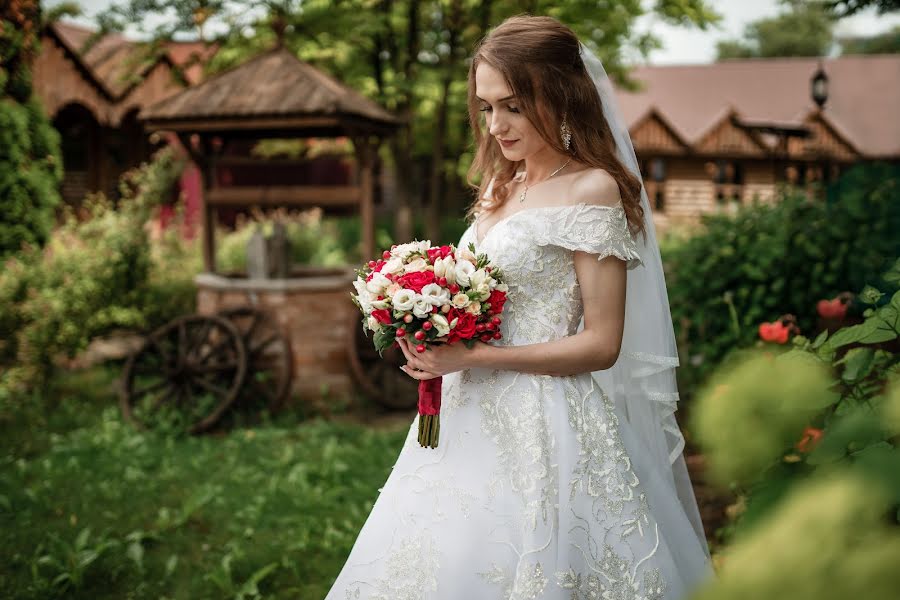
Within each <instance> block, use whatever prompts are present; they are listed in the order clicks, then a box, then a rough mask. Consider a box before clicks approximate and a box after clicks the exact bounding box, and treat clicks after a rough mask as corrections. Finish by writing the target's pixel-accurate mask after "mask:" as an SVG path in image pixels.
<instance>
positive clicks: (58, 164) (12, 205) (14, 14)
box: [0, 2, 63, 263]
mask: <svg viewBox="0 0 900 600" xmlns="http://www.w3.org/2000/svg"><path fill="white" fill-rule="evenodd" d="M40 20H41V18H40V7H39V4H38V3H37V2H29V3H16V2H13V3H4V7H3V8H0V24H2V26H0V198H2V199H3V210H2V211H0V263H2V262H3V260H4V259H5V258H6V257H7V256H9V255H10V254H11V253H13V252H18V251H19V250H20V249H21V248H22V246H23V245H36V246H42V245H43V244H44V243H46V241H47V238H48V236H49V235H50V231H51V229H52V228H53V224H54V212H55V208H56V206H57V205H58V204H59V202H60V196H59V191H58V189H59V183H60V181H61V180H62V166H63V165H62V158H61V154H60V138H59V133H58V132H57V131H56V130H55V129H54V128H53V126H52V125H51V124H50V121H49V119H48V118H47V115H46V113H45V112H44V108H43V107H42V106H41V104H40V102H39V101H38V100H37V98H36V97H35V96H34V95H33V89H32V85H31V64H30V63H31V61H32V60H33V58H34V56H35V55H36V53H37V52H38V48H39V46H38V35H37V32H39V31H40V27H39V25H40Z"/></svg>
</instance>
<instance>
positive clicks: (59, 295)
mask: <svg viewBox="0 0 900 600" xmlns="http://www.w3.org/2000/svg"><path fill="white" fill-rule="evenodd" d="M180 164H181V163H180V161H178V160H177V159H176V158H175V157H174V155H173V153H172V151H171V150H170V149H166V150H163V151H160V152H159V153H157V155H156V156H155V160H154V161H153V162H152V163H150V164H145V165H142V166H141V167H140V168H138V169H135V170H133V171H130V172H128V173H126V174H125V175H124V176H123V180H122V183H121V186H120V187H121V190H122V200H120V207H119V208H118V209H116V208H115V207H114V206H113V204H112V202H111V201H110V200H108V199H107V198H106V197H105V196H103V195H102V194H96V195H92V196H89V197H88V198H87V199H86V201H85V203H84V208H86V209H87V211H88V215H89V216H88V218H87V219H85V220H79V219H78V218H76V216H75V215H74V213H73V212H72V211H71V210H66V212H65V220H64V223H63V225H62V226H61V227H59V228H58V229H57V230H56V231H55V232H54V233H53V236H52V237H51V239H50V240H49V241H48V243H47V245H46V247H45V248H43V249H39V248H36V247H32V248H30V249H27V250H25V251H23V252H21V253H20V254H19V255H16V256H13V257H11V258H10V259H9V260H8V261H7V263H6V265H5V267H6V268H4V270H3V272H2V273H0V327H2V330H0V333H2V339H3V340H4V343H3V345H2V347H0V359H3V361H4V363H5V364H11V366H12V368H10V369H7V370H5V371H4V372H3V373H2V375H0V377H2V379H0V388H4V391H3V392H0V395H5V396H7V397H9V396H10V395H12V394H13V393H16V392H19V393H22V392H24V391H25V390H27V389H28V388H30V387H33V386H36V385H37V386H42V385H43V384H44V383H45V382H46V381H47V378H48V376H49V373H50V371H51V370H52V369H53V367H54V364H55V360H56V358H57V357H59V356H61V355H62V356H67V357H69V358H71V357H74V356H75V354H76V353H78V352H80V351H81V350H84V349H85V348H86V347H87V345H88V343H89V342H90V341H91V340H92V339H93V338H94V337H96V336H98V335H102V334H104V333H106V332H108V331H110V330H112V329H115V328H121V327H124V328H145V327H146V326H147V320H146V315H145V313H146V302H147V296H146V295H145V294H146V292H147V289H148V286H147V283H148V281H149V278H150V273H151V256H150V252H149V243H148V239H147V233H146V230H145V224H146V223H147V221H148V219H149V218H150V214H151V212H152V210H153V209H154V208H156V207H157V206H158V205H159V204H160V203H161V202H163V201H165V200H167V199H168V198H169V195H170V190H171V188H172V185H173V184H174V182H175V180H176V179H177V176H178V173H179V172H180V166H179V165H180Z"/></svg>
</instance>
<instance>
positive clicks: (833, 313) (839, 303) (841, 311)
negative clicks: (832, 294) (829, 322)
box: [816, 296, 847, 319]
mask: <svg viewBox="0 0 900 600" xmlns="http://www.w3.org/2000/svg"><path fill="white" fill-rule="evenodd" d="M816 311H817V312H818V313H819V316H820V317H822V318H823V319H843V318H844V316H846V314H847V304H845V303H844V301H843V300H842V299H841V298H840V296H839V297H837V298H832V299H831V300H819V302H818V303H817V304H816Z"/></svg>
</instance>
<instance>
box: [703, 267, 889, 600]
mask: <svg viewBox="0 0 900 600" xmlns="http://www.w3.org/2000/svg"><path fill="white" fill-rule="evenodd" d="M884 280H885V281H886V282H887V284H888V285H890V286H891V288H892V290H893V291H892V293H888V294H885V293H881V292H879V291H877V290H875V289H873V288H871V287H870V288H866V289H865V290H864V291H863V293H861V294H860V295H859V299H860V301H861V302H863V303H865V304H869V305H870V306H869V308H867V309H866V310H865V312H864V317H865V319H864V321H863V322H861V323H859V324H856V325H848V326H844V327H841V328H839V329H837V330H836V331H835V332H834V333H831V334H830V333H829V332H828V331H827V330H826V331H823V332H822V333H820V334H819V335H818V336H816V338H815V339H809V338H807V337H805V336H801V335H798V336H795V337H794V339H793V341H792V344H791V345H790V346H788V347H787V348H783V347H782V346H779V345H778V344H763V343H762V342H760V343H759V346H761V347H762V351H760V348H757V349H755V350H745V351H742V352H739V353H735V354H732V355H731V358H730V360H728V361H727V363H726V364H725V365H723V366H722V367H721V368H720V369H719V370H718V371H717V372H716V373H715V374H714V376H713V377H712V378H711V379H710V381H709V382H708V383H707V384H706V385H705V386H704V387H703V390H702V392H701V394H700V395H699V397H698V399H697V403H696V405H695V406H694V410H693V411H692V419H691V431H692V432H693V433H694V434H695V436H696V438H697V439H698V440H699V443H700V445H701V447H702V449H703V451H704V453H705V455H706V457H707V460H708V465H709V473H710V475H711V478H712V480H713V481H716V482H718V483H719V485H722V486H728V487H730V488H731V489H732V490H733V491H735V492H736V493H737V495H738V502H737V503H736V505H735V506H736V507H737V509H738V510H737V511H736V513H737V515H738V516H737V521H736V522H735V523H732V524H731V525H729V527H728V528H727V531H726V532H725V533H727V534H728V535H729V536H730V537H731V538H732V545H731V547H730V548H728V549H727V550H726V551H725V552H724V554H723V555H722V557H720V558H721V562H722V564H723V565H724V567H723V568H722V569H721V570H720V575H721V578H720V580H719V581H718V582H716V583H715V584H713V585H710V586H709V587H708V588H707V589H706V590H705V591H704V592H703V593H702V594H699V595H698V596H697V600H700V599H703V600H705V599H707V598H710V599H711V598H716V599H719V598H722V599H726V600H729V599H739V598H747V599H748V600H749V599H751V598H768V597H781V595H782V594H787V595H789V596H790V597H791V598H809V599H812V598H816V599H821V598H825V599H831V598H833V599H835V600H837V599H839V598H850V597H855V596H859V597H865V598H877V599H880V598H885V599H887V598H893V597H894V594H895V593H896V586H897V583H898V580H897V575H896V564H897V563H898V561H900V452H898V447H897V446H898V443H900V290H898V288H900V259H898V260H897V261H896V263H895V265H894V266H893V268H892V269H891V270H890V271H889V272H888V273H887V274H886V275H885V277H884ZM720 533H722V532H720ZM851 556H852V557H853V560H850V558H851Z"/></svg>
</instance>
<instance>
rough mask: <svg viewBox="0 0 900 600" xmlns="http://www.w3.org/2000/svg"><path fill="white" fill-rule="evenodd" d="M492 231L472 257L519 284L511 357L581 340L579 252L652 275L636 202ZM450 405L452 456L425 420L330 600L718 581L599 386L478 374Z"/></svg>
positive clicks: (461, 376) (550, 593)
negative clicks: (637, 228)
mask: <svg viewBox="0 0 900 600" xmlns="http://www.w3.org/2000/svg"><path fill="white" fill-rule="evenodd" d="M598 222H600V223H601V224H602V230H603V234H602V235H601V236H599V237H600V239H598V235H597V231H598V229H597V225H598ZM588 224H590V226H588ZM480 234H482V235H484V239H483V240H481V241H480V242H479V241H478V240H477V239H476V233H475V225H474V224H473V225H471V226H470V227H469V228H468V229H467V230H466V232H465V233H464V234H463V236H462V238H461V239H460V242H459V244H458V247H467V246H468V244H469V242H473V243H475V246H476V249H477V251H478V252H485V253H487V255H488V257H489V258H490V259H491V260H492V261H493V262H494V263H496V264H497V265H499V266H500V267H501V268H502V270H503V274H504V281H505V282H506V283H507V284H508V285H509V293H508V300H507V302H506V306H505V307H504V311H503V324H502V326H501V331H502V333H503V338H502V339H501V340H499V341H497V342H494V343H496V344H508V345H520V344H532V343H536V342H545V341H550V340H555V339H559V338H562V337H565V336H569V335H573V334H574V333H575V332H576V328H577V327H578V325H579V321H580V320H581V317H582V314H583V306H582V300H581V294H580V291H579V285H578V281H577V279H576V276H575V268H574V262H573V257H574V252H573V251H574V250H582V251H585V252H589V253H593V254H596V255H597V256H598V259H599V258H601V257H604V256H608V255H615V256H617V257H619V258H621V259H623V260H626V261H627V265H628V268H634V267H635V266H637V265H638V264H640V258H639V255H638V253H637V252H636V250H635V246H634V240H633V239H632V237H631V235H630V234H629V233H628V230H627V226H626V220H625V213H624V210H623V209H622V206H621V204H618V205H616V206H613V207H609V206H602V205H594V204H578V205H571V206H556V207H534V208H527V209H524V210H519V211H518V212H515V213H513V214H511V215H509V216H507V217H506V218H504V219H501V220H500V221H498V222H497V223H495V224H494V225H493V226H492V227H491V228H490V229H489V230H488V231H486V232H484V231H482V232H480ZM442 396H443V400H442V405H441V415H440V419H441V429H440V440H439V444H438V447H437V448H436V449H431V448H422V447H420V446H419V444H418V442H417V439H416V438H417V433H418V417H416V418H415V419H414V420H413V422H412V424H411V426H410V429H409V434H408V435H407V437H406V442H405V443H404V445H403V448H402V450H401V451H400V455H399V457H398V458H397V462H396V464H395V465H394V467H393V470H392V472H391V473H390V476H389V477H388V479H387V481H386V482H385V484H384V487H383V488H381V490H380V495H379V496H378V498H377V500H376V502H375V505H374V507H373V508H372V511H371V514H370V515H369V517H368V520H367V521H366V523H365V524H364V525H363V527H362V530H361V531H360V533H359V537H358V538H357V540H356V542H355V544H354V546H353V549H352V551H351V553H350V556H349V558H348V559H347V561H346V564H345V565H344V567H343V569H342V571H341V572H340V574H339V575H338V577H337V579H336V581H335V583H334V584H333V587H332V588H331V591H330V592H329V593H328V595H327V597H326V600H346V599H354V600H355V599H357V598H359V599H367V600H376V599H377V600H494V599H497V600H499V599H504V600H520V599H521V600H524V599H535V600H537V599H540V600H563V599H565V600H588V599H598V600H601V599H602V600H626V599H627V600H639V599H640V600H651V599H654V600H655V599H665V600H674V599H676V598H687V597H688V594H689V592H690V591H691V590H692V589H693V588H694V586H696V585H697V584H698V583H700V582H701V581H703V580H704V579H705V578H706V577H707V576H708V575H710V574H711V573H712V569H711V566H710V562H709V556H708V549H707V548H706V546H705V543H702V542H700V541H699V540H698V536H697V534H696V533H695V529H696V527H695V526H692V524H691V522H690V521H689V519H688V518H687V517H686V516H685V513H684V510H683V508H682V505H681V504H680V503H679V500H678V498H677V497H676V495H675V494H674V493H673V492H672V491H671V488H670V487H667V486H666V485H665V484H663V483H662V482H661V481H660V480H659V479H658V478H657V477H654V476H648V477H645V476H644V473H652V472H654V471H653V469H650V468H647V467H646V466H642V459H643V460H644V461H646V460H647V459H646V456H647V455H648V453H646V452H644V451H643V450H644V449H643V448H642V447H641V446H640V442H639V441H638V438H637V436H635V435H634V434H633V432H632V431H631V430H630V428H629V426H628V423H627V421H626V419H625V418H624V417H623V416H622V415H621V414H619V412H618V410H619V409H617V407H616V406H615V404H614V403H613V402H611V401H610V400H609V398H608V397H607V395H606V394H605V393H604V391H603V390H602V389H601V388H600V387H598V384H597V382H596V381H595V380H594V378H593V377H592V376H591V374H590V373H581V374H578V375H572V376H565V377H552V376H548V375H533V374H528V373H520V372H516V371H503V370H491V369H484V368H471V369H465V370H463V371H458V372H455V373H450V374H448V375H445V376H444V378H443V387H442Z"/></svg>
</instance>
